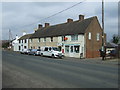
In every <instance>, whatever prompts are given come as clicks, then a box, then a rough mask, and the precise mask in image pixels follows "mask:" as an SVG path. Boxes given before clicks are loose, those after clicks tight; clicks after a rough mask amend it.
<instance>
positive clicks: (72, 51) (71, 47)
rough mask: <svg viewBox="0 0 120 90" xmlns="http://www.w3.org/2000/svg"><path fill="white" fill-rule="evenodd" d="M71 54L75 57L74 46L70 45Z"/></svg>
mask: <svg viewBox="0 0 120 90" xmlns="http://www.w3.org/2000/svg"><path fill="white" fill-rule="evenodd" d="M69 56H70V57H74V46H70V51H69Z"/></svg>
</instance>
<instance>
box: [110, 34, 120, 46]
mask: <svg viewBox="0 0 120 90" xmlns="http://www.w3.org/2000/svg"><path fill="white" fill-rule="evenodd" d="M111 41H112V43H115V44H118V43H119V42H120V36H119V35H116V34H114V35H113V37H112V40H111Z"/></svg>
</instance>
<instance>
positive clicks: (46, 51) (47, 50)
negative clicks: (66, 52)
mask: <svg viewBox="0 0 120 90" xmlns="http://www.w3.org/2000/svg"><path fill="white" fill-rule="evenodd" d="M40 55H41V56H50V57H59V58H62V57H63V53H62V52H61V51H59V49H58V48H57V47H41V52H40Z"/></svg>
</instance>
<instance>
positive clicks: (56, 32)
mask: <svg viewBox="0 0 120 90" xmlns="http://www.w3.org/2000/svg"><path fill="white" fill-rule="evenodd" d="M102 31H103V30H102V28H101V26H100V23H99V21H98V19H97V17H96V16H95V17H91V18H86V19H84V15H79V20H76V21H73V19H70V18H69V19H67V22H65V23H62V24H57V25H52V26H50V24H49V23H45V26H44V27H42V25H38V29H37V31H36V32H35V33H34V34H33V35H32V36H31V37H30V39H29V40H30V43H29V48H36V49H37V48H40V47H43V46H54V47H59V48H60V50H62V51H63V52H64V54H65V56H68V57H78V58H79V57H80V54H81V53H82V56H83V57H85V58H95V57H99V56H100V53H99V49H101V47H102Z"/></svg>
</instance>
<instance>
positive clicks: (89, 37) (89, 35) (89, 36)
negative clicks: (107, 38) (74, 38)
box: [88, 32, 91, 40]
mask: <svg viewBox="0 0 120 90" xmlns="http://www.w3.org/2000/svg"><path fill="white" fill-rule="evenodd" d="M88 39H89V40H90V39H91V32H89V33H88Z"/></svg>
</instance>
